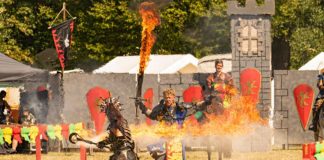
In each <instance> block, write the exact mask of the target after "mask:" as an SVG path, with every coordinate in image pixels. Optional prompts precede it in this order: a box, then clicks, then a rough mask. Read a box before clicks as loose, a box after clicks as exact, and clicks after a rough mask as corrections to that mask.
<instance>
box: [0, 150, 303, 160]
mask: <svg viewBox="0 0 324 160" xmlns="http://www.w3.org/2000/svg"><path fill="white" fill-rule="evenodd" d="M109 155H110V153H105V152H94V153H93V155H88V156H87V160H108V156H109ZM139 156H140V159H141V160H152V158H151V157H150V156H149V154H148V153H146V152H141V153H140V154H139ZM35 157H36V156H35V154H13V155H1V156H0V159H1V160H35V159H36V158H35ZM186 158H187V160H205V159H207V153H206V152H200V151H199V152H187V155H186ZM78 159H80V155H79V153H77V152H66V153H62V152H61V153H57V152H50V153H48V154H42V160H78ZM212 159H213V160H216V159H217V153H216V152H215V153H212ZM301 159H302V151H301V150H275V151H271V152H252V153H233V155H232V158H231V160H301ZM225 160H226V159H225Z"/></svg>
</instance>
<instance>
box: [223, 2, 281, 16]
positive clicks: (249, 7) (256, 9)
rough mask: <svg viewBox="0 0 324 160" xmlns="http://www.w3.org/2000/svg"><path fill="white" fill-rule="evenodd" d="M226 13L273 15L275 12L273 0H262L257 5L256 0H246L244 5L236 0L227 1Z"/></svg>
mask: <svg viewBox="0 0 324 160" xmlns="http://www.w3.org/2000/svg"><path fill="white" fill-rule="evenodd" d="M227 14H228V15H237V14H245V15H260V14H261V15H262V14H263V15H264V14H268V15H274V14H275V0H264V4H262V5H260V6H259V5H258V4H257V2H256V0H246V3H245V7H241V6H239V4H238V2H237V1H236V0H228V1H227Z"/></svg>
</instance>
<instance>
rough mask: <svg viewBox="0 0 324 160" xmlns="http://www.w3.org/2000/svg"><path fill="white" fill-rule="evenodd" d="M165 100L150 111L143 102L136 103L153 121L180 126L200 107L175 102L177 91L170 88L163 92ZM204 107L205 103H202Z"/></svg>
mask: <svg viewBox="0 0 324 160" xmlns="http://www.w3.org/2000/svg"><path fill="white" fill-rule="evenodd" d="M163 97H164V98H163V99H162V100H161V101H160V103H159V104H158V105H157V106H155V107H154V108H153V110H150V109H148V108H146V107H145V106H144V104H143V103H142V101H140V100H138V99H137V101H136V103H137V104H138V106H139V107H140V109H141V111H142V113H143V114H145V115H146V116H147V117H148V118H150V119H152V120H157V121H160V122H165V123H167V124H170V125H172V124H174V123H177V124H178V125H179V126H181V125H182V124H183V121H184V120H185V118H186V117H188V116H190V115H192V114H193V113H194V112H196V110H197V107H198V106H193V105H184V104H183V103H182V104H179V103H177V102H175V91H174V90H173V89H172V88H168V89H166V90H165V91H163ZM201 105H203V103H201Z"/></svg>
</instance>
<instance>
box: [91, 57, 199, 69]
mask: <svg viewBox="0 0 324 160" xmlns="http://www.w3.org/2000/svg"><path fill="white" fill-rule="evenodd" d="M197 65H198V59H197V58H195V57H194V56H192V55H191V54H183V55H179V54H178V55H151V56H150V60H149V63H148V65H147V67H146V68H145V73H147V74H172V73H196V72H197ZM138 67H139V56H119V57H116V58H114V59H112V60H111V61H109V62H108V63H107V64H105V65H103V66H101V67H100V68H98V69H96V70H94V71H93V73H130V74H136V73H138Z"/></svg>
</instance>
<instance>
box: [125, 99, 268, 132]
mask: <svg viewBox="0 0 324 160" xmlns="http://www.w3.org/2000/svg"><path fill="white" fill-rule="evenodd" d="M225 101H226V99H225ZM224 103H229V106H228V108H227V109H226V110H225V112H224V114H222V115H217V116H216V115H213V114H207V113H206V114H205V115H206V116H207V118H208V121H207V122H205V123H203V124H200V123H198V122H197V120H196V119H195V118H194V117H193V116H192V117H188V118H187V119H186V120H185V122H184V124H183V126H182V127H179V126H178V125H177V124H174V125H172V126H170V125H167V124H164V123H158V124H156V125H153V126H147V125H146V124H141V125H137V126H133V125H131V130H132V133H133V135H134V137H137V136H138V137H141V136H152V137H186V136H211V135H219V136H226V135H245V134H249V133H250V132H251V131H253V128H254V126H255V125H267V122H268V121H267V120H266V119H263V118H261V117H260V114H259V110H258V109H257V108H256V102H255V101H253V99H252V98H251V97H248V96H239V95H238V94H236V96H234V97H232V98H231V99H230V102H224Z"/></svg>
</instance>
